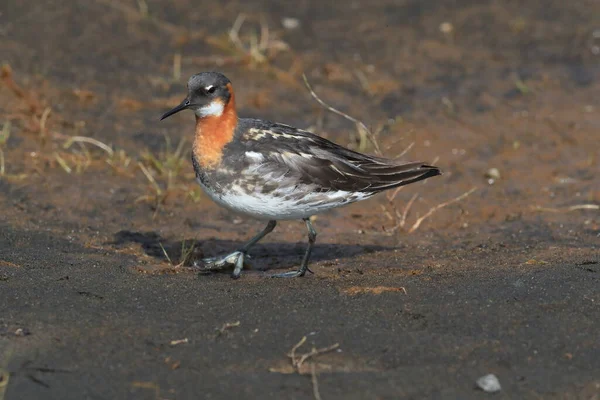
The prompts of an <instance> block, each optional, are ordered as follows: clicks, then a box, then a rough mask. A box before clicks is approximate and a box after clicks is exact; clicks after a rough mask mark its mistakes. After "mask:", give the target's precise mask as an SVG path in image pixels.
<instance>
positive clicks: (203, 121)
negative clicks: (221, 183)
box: [193, 84, 238, 168]
mask: <svg viewBox="0 0 600 400" xmlns="http://www.w3.org/2000/svg"><path fill="white" fill-rule="evenodd" d="M227 88H228V89H229V93H230V94H231V97H230V98H229V102H228V103H227V105H225V107H224V109H223V113H222V114H221V115H220V116H207V117H202V118H200V117H198V116H196V136H195V138H194V146H193V152H194V156H195V157H196V160H197V162H198V163H199V164H200V166H201V167H203V168H214V167H216V166H218V165H219V164H220V163H221V157H222V155H223V148H224V147H225V145H226V144H227V143H229V142H231V140H232V139H233V134H234V132H235V127H236V125H237V119H238V117H237V112H236V110H235V97H234V94H233V90H232V88H231V84H228V85H227Z"/></svg>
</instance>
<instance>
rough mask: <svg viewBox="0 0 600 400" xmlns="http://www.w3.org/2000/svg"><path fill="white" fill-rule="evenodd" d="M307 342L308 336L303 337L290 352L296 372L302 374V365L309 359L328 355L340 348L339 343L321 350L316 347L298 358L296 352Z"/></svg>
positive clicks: (289, 355)
mask: <svg viewBox="0 0 600 400" xmlns="http://www.w3.org/2000/svg"><path fill="white" fill-rule="evenodd" d="M305 342H306V336H304V337H302V339H300V341H299V342H298V343H296V344H295V345H294V347H292V350H290V352H289V353H288V357H290V358H291V359H292V366H293V367H294V369H295V370H296V372H298V373H300V367H302V364H304V362H305V361H306V360H308V359H309V358H312V357H314V356H317V355H319V354H323V353H328V352H330V351H333V350H335V349H337V348H338V347H340V344H339V343H335V344H333V345H331V346H328V347H323V348H320V349H317V348H316V347H313V348H312V350H311V351H309V352H308V353H304V354H301V355H300V356H299V357H297V356H296V351H297V350H298V349H299V348H300V347H302V345H303V344H304V343H305Z"/></svg>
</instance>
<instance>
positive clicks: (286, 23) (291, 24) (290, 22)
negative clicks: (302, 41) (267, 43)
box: [281, 17, 300, 30]
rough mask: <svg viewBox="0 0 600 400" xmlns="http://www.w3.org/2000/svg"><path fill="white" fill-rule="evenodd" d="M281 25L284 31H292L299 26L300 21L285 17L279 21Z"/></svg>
mask: <svg viewBox="0 0 600 400" xmlns="http://www.w3.org/2000/svg"><path fill="white" fill-rule="evenodd" d="M281 25H283V27H284V28H285V29H289V30H292V29H296V28H298V27H299V26H300V21H299V20H298V19H296V18H289V17H286V18H282V19H281Z"/></svg>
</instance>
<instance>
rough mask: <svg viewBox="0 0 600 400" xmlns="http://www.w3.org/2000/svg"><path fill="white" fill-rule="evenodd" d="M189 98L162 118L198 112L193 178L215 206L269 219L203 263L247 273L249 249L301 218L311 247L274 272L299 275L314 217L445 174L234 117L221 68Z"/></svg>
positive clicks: (195, 80)
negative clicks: (296, 262)
mask: <svg viewBox="0 0 600 400" xmlns="http://www.w3.org/2000/svg"><path fill="white" fill-rule="evenodd" d="M187 92H188V93H187V96H186V97H185V99H184V100H183V101H182V102H181V103H180V104H179V105H177V106H176V107H174V108H173V109H171V110H169V111H167V112H165V113H164V114H163V115H162V116H161V118H160V119H161V121H162V120H164V119H165V118H167V117H170V116H172V115H174V114H176V113H178V112H180V111H183V110H191V111H193V112H194V114H195V117H196V125H195V136H194V141H193V145H192V152H191V153H192V157H191V158H192V164H193V167H194V171H195V174H196V180H197V181H198V183H199V184H200V186H201V188H202V189H203V191H204V192H205V193H206V194H207V195H208V197H210V198H211V199H212V200H213V201H214V202H216V203H217V204H219V205H221V206H223V207H225V208H226V209H229V210H230V211H232V212H235V213H238V214H242V215H246V216H249V217H252V218H254V219H258V220H263V221H268V222H267V224H266V226H265V228H264V229H263V230H262V231H260V232H259V233H258V234H257V235H256V236H254V237H253V238H252V239H250V241H248V242H247V243H246V244H245V245H244V246H242V247H241V248H239V249H238V250H236V251H234V252H233V253H231V254H228V255H225V256H222V257H213V258H206V259H204V260H202V261H203V268H204V269H206V270H219V269H224V268H232V267H233V272H232V273H231V277H232V278H234V279H237V278H239V277H240V275H241V273H242V269H243V267H244V260H245V258H247V257H249V256H248V251H249V250H250V248H251V247H252V246H254V245H255V244H256V243H257V242H258V241H260V240H261V239H263V238H264V237H265V236H267V235H268V234H269V233H271V232H272V231H273V229H275V226H276V225H277V221H282V220H303V221H304V223H305V224H306V228H307V231H308V245H307V247H306V250H305V252H304V256H303V257H302V260H301V263H300V267H299V268H298V269H297V270H293V271H288V272H284V273H279V274H273V275H271V276H272V277H278V278H287V277H301V276H304V275H305V274H306V272H307V271H308V272H311V273H312V271H311V270H310V269H309V265H308V264H309V260H310V256H311V252H312V249H313V247H314V244H315V241H316V237H317V233H316V231H315V229H314V227H313V224H312V222H311V217H312V216H314V215H316V214H318V213H321V212H324V211H327V210H330V209H333V208H336V207H340V206H344V205H347V204H351V203H354V202H357V201H362V200H366V199H368V198H370V197H372V196H373V195H375V194H377V193H379V192H382V191H384V190H388V189H393V188H397V187H399V186H403V185H407V184H409V183H413V182H418V181H421V180H424V179H427V178H430V177H433V176H436V175H441V171H440V169H439V168H438V167H435V166H431V165H428V164H426V163H424V162H400V161H396V160H391V159H386V158H382V157H378V156H371V155H366V154H362V153H359V152H356V151H353V150H350V149H347V148H345V147H343V146H341V145H338V144H336V143H333V142H331V141H329V140H327V139H325V138H323V137H321V136H318V135H316V134H314V133H311V132H308V131H306V130H302V129H298V128H295V127H292V126H289V125H285V124H281V123H275V122H270V121H266V120H260V119H253V118H240V117H238V114H237V109H236V102H235V93H234V90H233V86H232V84H231V81H230V80H229V79H228V78H227V77H226V76H225V75H223V74H222V73H219V72H201V73H198V74H195V75H192V76H191V77H190V78H189V80H188V82H187Z"/></svg>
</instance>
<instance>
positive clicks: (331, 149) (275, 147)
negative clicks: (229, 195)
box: [244, 124, 441, 194]
mask: <svg viewBox="0 0 600 400" xmlns="http://www.w3.org/2000/svg"><path fill="white" fill-rule="evenodd" d="M244 139H245V144H246V145H247V149H248V150H247V152H246V158H247V160H248V162H249V163H254V165H255V172H257V173H259V174H261V175H262V176H264V177H271V178H273V179H278V180H279V181H280V182H282V183H284V182H285V181H286V180H289V183H290V184H298V183H300V184H307V185H311V186H314V187H315V189H317V188H318V190H320V191H330V190H342V191H349V192H362V193H365V194H372V193H376V192H379V191H382V190H385V189H390V188H393V187H397V186H402V185H406V184H409V183H412V182H417V181H420V180H423V179H427V178H429V177H431V176H435V175H439V174H440V173H441V172H440V170H439V169H438V168H436V167H433V166H429V165H426V164H424V163H422V162H410V163H402V162H397V161H394V160H388V159H385V158H380V157H373V156H368V155H365V154H361V153H357V152H355V151H352V150H349V149H346V148H344V147H342V146H340V145H337V144H335V143H333V142H330V141H329V140H327V139H323V138H322V137H320V136H317V135H315V134H312V133H310V132H307V131H302V130H299V129H295V128H292V127H289V126H287V125H282V124H269V125H266V126H259V127H255V128H250V129H248V130H247V132H246V134H245V138H244ZM286 178H287V179H286Z"/></svg>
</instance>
